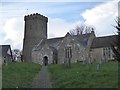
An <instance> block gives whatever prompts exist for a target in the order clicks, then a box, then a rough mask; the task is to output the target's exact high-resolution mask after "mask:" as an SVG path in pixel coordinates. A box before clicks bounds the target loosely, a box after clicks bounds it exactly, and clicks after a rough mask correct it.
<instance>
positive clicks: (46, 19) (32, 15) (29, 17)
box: [24, 13, 48, 22]
mask: <svg viewBox="0 0 120 90" xmlns="http://www.w3.org/2000/svg"><path fill="white" fill-rule="evenodd" d="M30 19H41V20H44V21H47V22H48V18H47V17H45V16H43V15H41V14H38V13H33V14H30V15H27V16H25V17H24V21H26V20H30Z"/></svg>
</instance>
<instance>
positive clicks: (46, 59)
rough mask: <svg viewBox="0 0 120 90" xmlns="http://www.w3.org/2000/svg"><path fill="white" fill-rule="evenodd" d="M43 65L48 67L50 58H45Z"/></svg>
mask: <svg viewBox="0 0 120 90" xmlns="http://www.w3.org/2000/svg"><path fill="white" fill-rule="evenodd" d="M43 65H45V66H46V65H48V57H47V56H44V57H43Z"/></svg>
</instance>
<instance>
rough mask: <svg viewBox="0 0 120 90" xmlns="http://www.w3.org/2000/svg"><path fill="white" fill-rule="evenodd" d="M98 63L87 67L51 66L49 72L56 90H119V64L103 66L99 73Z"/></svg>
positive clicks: (113, 63)
mask: <svg viewBox="0 0 120 90" xmlns="http://www.w3.org/2000/svg"><path fill="white" fill-rule="evenodd" d="M96 65H97V64H96V63H94V64H90V65H89V66H88V65H85V64H82V63H74V64H71V68H65V67H64V66H63V65H49V72H50V76H51V80H52V86H53V87H54V88H118V62H113V61H112V62H108V63H103V64H101V65H100V66H101V68H100V70H99V71H97V70H96Z"/></svg>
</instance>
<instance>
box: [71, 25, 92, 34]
mask: <svg viewBox="0 0 120 90" xmlns="http://www.w3.org/2000/svg"><path fill="white" fill-rule="evenodd" d="M93 30H94V28H93V27H92V26H87V25H85V24H81V25H79V26H78V25H77V26H76V27H75V29H72V30H70V31H69V33H70V34H71V35H81V34H86V33H90V32H91V31H93Z"/></svg>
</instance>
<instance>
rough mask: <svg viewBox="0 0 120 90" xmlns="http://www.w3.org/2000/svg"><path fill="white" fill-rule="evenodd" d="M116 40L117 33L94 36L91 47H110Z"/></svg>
mask: <svg viewBox="0 0 120 90" xmlns="http://www.w3.org/2000/svg"><path fill="white" fill-rule="evenodd" d="M116 41H117V35H112V36H104V37H96V38H95V39H94V40H93V43H92V46H91V48H102V47H111V45H115V43H114V42H116Z"/></svg>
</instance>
